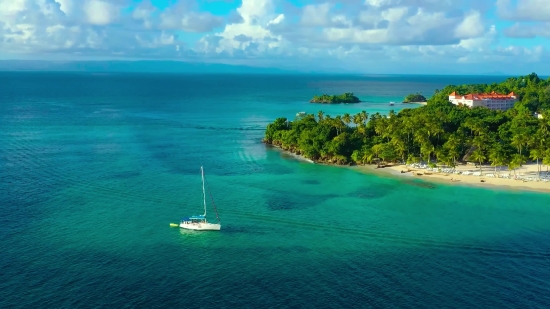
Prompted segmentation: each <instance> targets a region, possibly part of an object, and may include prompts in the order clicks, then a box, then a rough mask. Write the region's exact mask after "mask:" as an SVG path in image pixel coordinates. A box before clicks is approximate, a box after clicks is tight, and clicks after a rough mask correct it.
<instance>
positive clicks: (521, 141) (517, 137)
mask: <svg viewBox="0 0 550 309" xmlns="http://www.w3.org/2000/svg"><path fill="white" fill-rule="evenodd" d="M528 142H529V136H528V135H526V134H525V133H519V134H514V136H512V141H511V144H512V146H515V147H516V148H517V149H518V153H519V154H520V155H521V151H522V150H523V146H524V145H527V143H528Z"/></svg>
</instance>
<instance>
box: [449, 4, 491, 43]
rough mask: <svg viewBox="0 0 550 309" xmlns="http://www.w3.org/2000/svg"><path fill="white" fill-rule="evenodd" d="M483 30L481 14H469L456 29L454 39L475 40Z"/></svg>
mask: <svg viewBox="0 0 550 309" xmlns="http://www.w3.org/2000/svg"><path fill="white" fill-rule="evenodd" d="M484 28H485V27H483V21H482V20H481V14H480V13H479V12H477V11H474V12H470V13H469V14H468V15H466V17H465V18H464V20H463V21H462V22H461V23H460V24H459V25H458V27H456V29H455V37H457V38H460V39H462V38H464V39H470V38H475V37H478V36H480V35H482V34H483V32H484V30H485V29H484Z"/></svg>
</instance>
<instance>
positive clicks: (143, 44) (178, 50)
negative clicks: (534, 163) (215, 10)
mask: <svg viewBox="0 0 550 309" xmlns="http://www.w3.org/2000/svg"><path fill="white" fill-rule="evenodd" d="M198 1H199V0H171V1H170V3H171V5H170V6H169V7H167V8H161V7H156V6H155V5H153V3H152V1H151V0H142V1H141V2H139V3H137V2H136V1H134V0H0V53H2V54H3V55H5V54H11V55H14V56H17V55H22V54H26V55H34V56H35V57H45V58H47V57H48V55H71V56H74V57H73V58H76V57H77V56H76V55H78V57H103V58H109V57H119V58H120V57H126V58H165V59H187V58H185V57H189V55H192V56H193V57H196V58H197V59H202V60H204V61H223V62H227V63H243V64H260V63H261V64H264V65H265V64H269V63H271V64H272V65H274V66H290V67H304V66H312V67H335V68H336V67H341V66H346V65H348V66H349V67H350V68H357V69H358V68H361V67H362V66H363V67H366V68H381V69H384V68H385V67H387V68H391V67H392V66H394V67H395V68H396V69H399V68H400V66H403V65H405V66H408V67H414V66H416V65H418V66H420V65H421V64H424V65H427V66H428V65H432V64H434V63H437V64H439V65H441V64H450V65H453V64H457V63H461V64H464V65H466V64H474V63H481V64H486V63H493V62H494V61H509V60H510V59H512V58H511V57H517V59H515V60H514V61H515V62H516V63H527V62H532V61H543V59H545V58H544V57H545V55H547V52H546V50H545V49H544V48H543V47H532V48H524V47H519V46H504V45H501V44H499V41H498V37H499V35H501V34H502V33H499V32H497V28H496V27H495V26H491V24H489V23H488V18H487V17H486V12H487V9H490V8H491V7H490V5H493V7H494V4H495V1H496V4H497V9H498V14H499V16H501V17H502V18H506V19H511V20H516V21H517V23H516V24H515V25H513V26H512V27H509V28H507V29H504V32H503V33H504V34H505V35H507V36H509V37H521V38H525V39H528V38H532V37H535V36H546V37H550V22H548V23H544V22H542V21H543V20H546V18H547V17H548V16H550V11H549V10H550V6H544V5H542V6H541V1H540V0H521V1H519V2H517V5H516V4H514V3H515V2H512V1H508V0H476V1H471V0H361V1H359V0H312V1H308V5H306V6H303V7H295V6H292V5H291V4H290V3H288V2H285V1H281V0H242V2H241V3H240V4H239V7H236V8H235V10H233V11H232V12H231V13H230V14H229V15H227V16H216V15H214V14H212V13H209V12H207V11H201V10H200V7H199V5H198V3H199V2H198ZM548 1H550V0H548ZM548 1H543V2H544V3H547V2H548ZM544 3H543V4H544ZM488 5H489V6H488ZM527 20H531V21H539V22H538V23H533V22H529V23H526V22H525V21H527ZM492 22H495V21H492ZM499 30H500V29H499ZM189 33H195V34H193V35H189ZM197 33H203V35H200V36H198V35H197ZM197 37H199V38H198V39H197ZM191 38H193V40H195V41H194V43H193V42H191ZM184 42H186V43H184ZM503 59H504V60H503Z"/></svg>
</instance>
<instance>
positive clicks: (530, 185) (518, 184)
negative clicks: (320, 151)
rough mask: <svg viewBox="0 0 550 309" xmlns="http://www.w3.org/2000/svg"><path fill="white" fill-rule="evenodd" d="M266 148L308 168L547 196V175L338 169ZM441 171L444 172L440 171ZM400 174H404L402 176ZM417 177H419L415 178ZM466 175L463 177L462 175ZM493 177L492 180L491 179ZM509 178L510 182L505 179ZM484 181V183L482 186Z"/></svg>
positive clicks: (528, 169)
mask: <svg viewBox="0 0 550 309" xmlns="http://www.w3.org/2000/svg"><path fill="white" fill-rule="evenodd" d="M265 145H266V146H269V148H272V149H276V150H277V151H279V152H280V153H282V154H285V155H288V156H291V157H294V158H295V159H297V160H299V161H302V162H304V163H306V162H308V163H310V164H317V165H322V166H323V165H326V166H335V167H343V168H353V169H357V170H358V171H360V172H364V173H368V174H377V175H379V176H383V177H391V178H394V179H407V178H408V179H420V180H424V181H427V182H429V183H432V184H444V185H458V186H461V187H477V188H485V189H491V188H492V189H498V188H500V189H514V190H518V191H531V192H539V193H550V172H549V173H548V179H549V180H548V181H543V180H540V181H536V180H531V181H524V180H522V179H514V178H513V172H511V171H508V169H507V168H504V167H501V170H500V176H501V177H496V176H498V175H497V174H498V168H497V174H495V172H494V167H493V166H487V165H485V166H482V170H483V172H482V175H481V176H478V175H477V173H479V167H475V166H474V165H468V164H466V165H459V166H457V167H456V168H455V171H456V172H460V173H461V174H456V173H450V172H447V173H445V172H443V171H442V172H437V171H432V170H430V169H428V168H421V167H413V166H409V165H406V164H394V165H389V166H386V167H383V168H377V167H376V165H375V164H369V165H339V164H331V163H327V162H315V161H313V160H311V159H308V158H306V157H304V156H302V155H299V154H295V153H292V152H290V151H287V150H284V149H282V148H280V147H278V146H275V145H271V144H265ZM443 170H444V169H443ZM402 171H403V172H402ZM418 173H420V174H421V175H418ZM462 173H466V174H462ZM536 173H537V165H536V163H530V164H524V165H523V166H522V167H521V168H519V169H517V170H516V174H517V175H518V177H530V178H534V177H536ZM491 175H493V177H492V176H491ZM506 175H510V176H509V178H504V176H506ZM544 175H546V171H545V170H544V169H543V170H541V177H542V176H544ZM482 180H483V182H482Z"/></svg>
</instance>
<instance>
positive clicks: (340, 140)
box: [263, 73, 550, 191]
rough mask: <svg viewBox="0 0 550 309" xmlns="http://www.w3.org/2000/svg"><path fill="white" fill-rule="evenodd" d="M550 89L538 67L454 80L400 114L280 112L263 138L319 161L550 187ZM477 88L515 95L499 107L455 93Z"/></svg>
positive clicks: (471, 180)
mask: <svg viewBox="0 0 550 309" xmlns="http://www.w3.org/2000/svg"><path fill="white" fill-rule="evenodd" d="M548 89H550V78H549V79H547V80H543V79H540V78H539V77H538V76H537V75H536V74H535V73H532V74H530V75H527V76H520V77H518V78H509V79H507V80H506V81H504V82H502V83H500V84H497V83H493V84H490V85H485V84H481V85H462V86H454V85H450V86H446V87H445V88H444V89H442V90H436V91H435V93H434V95H433V96H432V97H431V98H430V99H429V100H428V103H427V105H425V106H422V107H418V108H414V109H403V110H401V111H400V112H399V113H395V112H394V111H393V110H392V111H390V112H389V114H388V115H382V114H380V113H375V114H372V115H369V114H368V113H367V112H365V111H363V112H360V113H358V114H356V115H350V114H344V115H343V116H336V117H334V118H333V117H331V116H329V115H325V114H324V113H323V112H322V111H320V112H319V113H318V114H317V115H312V114H309V115H302V116H300V117H297V118H296V119H295V120H293V121H290V120H288V119H287V118H278V119H276V120H275V121H274V122H273V123H270V124H268V125H267V128H266V131H265V137H264V139H263V142H264V143H265V144H268V145H272V146H275V147H279V148H281V149H283V150H285V151H289V152H291V153H294V154H297V155H301V156H303V157H305V158H307V159H310V160H312V161H314V162H318V163H325V164H335V165H363V166H366V165H368V164H371V166H376V168H382V167H386V168H384V169H381V170H388V171H390V172H392V173H394V174H395V173H397V174H401V175H415V176H424V177H426V178H437V179H441V180H443V179H446V181H450V182H459V181H460V183H471V184H474V183H475V184H480V183H482V184H483V185H484V184H493V185H506V186H514V187H518V188H519V187H521V188H527V189H531V190H537V191H550V173H549V172H548V166H549V165H550V121H549V120H550V113H549V112H548V111H549V110H550V91H549V90H548ZM458 93H461V94H462V95H458ZM467 93H470V94H469V95H466V94H467ZM471 93H473V94H474V95H473V94H471ZM483 93H489V94H483ZM498 93H510V95H509V96H503V95H500V94H498ZM472 95H473V96H479V97H483V98H485V97H488V98H490V99H486V100H487V101H486V102H493V101H495V102H496V101H498V100H502V101H503V102H508V101H506V100H507V99H506V98H510V97H513V98H514V100H515V101H514V103H512V105H510V108H509V109H507V110H498V108H489V107H479V106H478V107H473V108H472V107H469V106H466V105H463V104H461V103H459V104H453V103H452V102H451V100H450V97H451V98H454V97H460V96H462V98H463V99H464V98H466V99H467V97H468V96H472ZM499 98H500V99H499ZM516 98H517V100H516ZM480 100H481V99H480ZM480 102H481V101H480ZM486 104H492V103H486ZM495 104H500V103H495ZM502 104H507V103H502ZM488 106H493V105H488ZM542 165H545V166H546V171H543V166H542ZM469 175H472V176H469ZM465 176H466V177H465ZM473 176H477V177H473Z"/></svg>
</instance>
